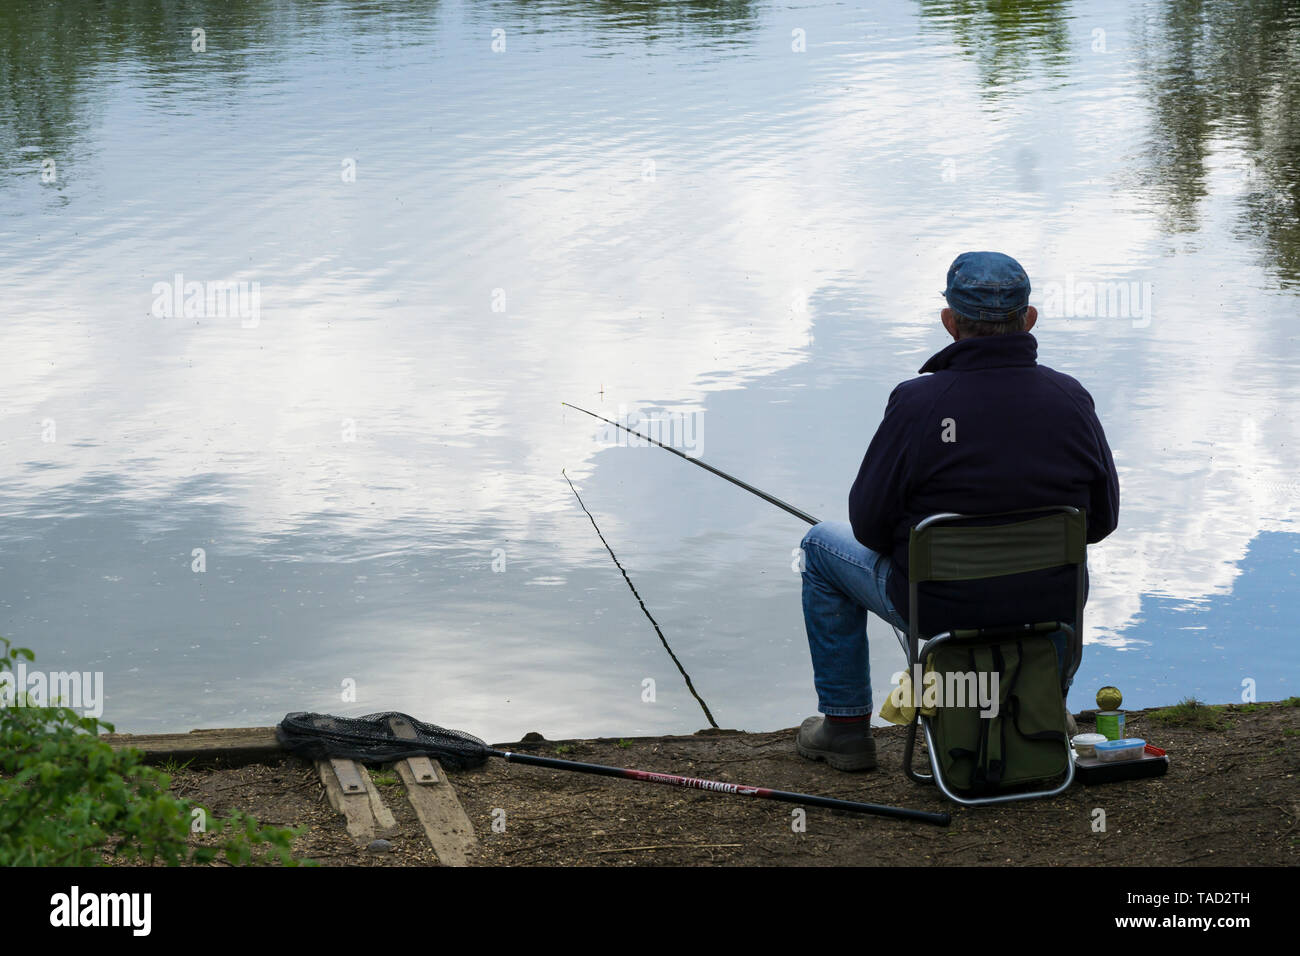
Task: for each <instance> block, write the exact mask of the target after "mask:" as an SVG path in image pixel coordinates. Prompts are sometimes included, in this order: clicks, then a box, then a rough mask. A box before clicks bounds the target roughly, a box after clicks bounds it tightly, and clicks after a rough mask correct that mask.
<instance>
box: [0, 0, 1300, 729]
mask: <svg viewBox="0 0 1300 956" xmlns="http://www.w3.org/2000/svg"><path fill="white" fill-rule="evenodd" d="M196 30H199V31H202V32H201V33H196V32H195V31H196ZM1298 94H1300V13H1298V12H1297V8H1296V7H1295V6H1294V5H1290V4H1286V3H1279V2H1263V0H1242V2H1237V3H1233V4H1213V5H1211V4H1202V3H1199V2H1190V0H1186V2H1184V0H1167V2H1161V3H1129V2H1125V0H1113V2H1110V0H1097V2H1090V0H1079V2H1074V3H1070V2H1037V3H1034V2H1025V3H1019V4H1014V5H1012V4H1001V3H992V2H970V0H967V2H948V3H944V2H937V0H921V2H882V3H879V4H863V5H859V4H851V3H841V2H829V0H811V2H803V3H778V2H768V3H749V2H742V0H731V2H691V3H678V4H654V3H633V2H610V0H606V2H598V0H549V2H547V0H542V2H536V0H535V2H527V3H524V2H506V0H498V2H482V3H471V2H433V0H428V2H421V0H371V2H340V0H324V2H319V3H313V4H302V3H295V2H289V0H247V2H243V3H239V4H228V3H226V2H218V0H212V2H200V0H190V2H186V3H177V4H173V3H163V2H161V0H158V2H152V3H150V2H140V3H132V4H121V3H118V4H112V5H107V6H104V7H103V11H102V13H100V14H98V15H95V16H89V15H87V14H86V12H85V8H84V7H83V6H82V5H80V4H75V3H65V4H57V3H56V4H39V5H38V4H5V5H4V7H3V9H2V10H0V147H2V148H0V288H3V290H4V298H5V301H4V305H3V330H2V331H0V482H2V487H0V492H2V498H0V501H2V510H0V634H2V635H4V636H7V637H9V638H11V639H13V640H14V641H15V642H16V643H18V644H20V645H24V646H30V647H33V648H34V649H35V650H36V652H37V658H36V664H35V665H34V666H35V667H38V668H45V669H52V670H62V669H67V670H71V669H76V670H80V671H91V672H95V671H99V672H103V675H104V686H105V690H106V694H107V706H106V710H105V717H106V718H107V719H110V720H113V721H115V722H116V723H117V725H118V728H119V729H124V730H129V731H136V732H158V731H165V730H187V729H190V728H192V727H218V726H240V725H265V724H271V723H274V722H276V721H278V720H279V719H280V717H282V716H283V715H284V713H285V712H287V711H291V710H322V711H330V712H334V713H342V714H359V713H369V712H373V711H378V710H386V709H396V710H404V711H407V712H410V713H412V714H414V715H416V716H418V717H420V718H422V719H425V720H430V721H434V722H438V723H442V724H445V725H448V726H452V727H457V728H461V729H464V730H468V731H470V732H471V733H475V734H477V735H479V736H483V737H486V738H488V739H492V740H504V739H517V738H518V736H519V735H521V734H523V733H524V732H526V731H531V730H537V731H541V732H543V733H544V734H546V735H547V736H548V737H552V738H555V737H562V736H578V735H597V734H613V735H626V736H631V735H634V734H653V733H681V732H691V731H694V730H696V729H697V728H699V727H702V726H705V720H704V715H703V714H702V712H701V710H700V708H699V706H698V705H697V703H696V702H695V701H694V700H693V699H692V698H691V696H690V695H689V693H688V692H687V691H686V689H685V686H684V683H683V681H682V678H681V677H680V676H679V674H678V673H677V670H676V668H675V666H674V665H673V663H672V660H671V659H670V658H669V656H668V654H667V653H666V651H665V650H664V647H663V646H662V645H661V643H660V641H659V638H658V636H657V635H656V634H655V632H654V629H653V628H652V627H651V625H650V623H649V622H648V621H647V620H646V619H645V617H644V616H643V615H642V613H641V610H640V608H639V607H638V605H637V603H636V600H635V598H634V597H633V596H632V594H631V593H630V592H629V590H628V589H627V587H626V585H625V584H624V582H623V579H622V577H621V576H620V575H619V573H618V570H617V568H616V567H615V566H614V564H613V562H612V561H611V560H610V557H609V555H608V553H607V552H606V551H605V549H604V547H603V546H602V544H601V542H600V540H599V538H598V537H597V536H596V533H595V531H594V530H593V528H592V526H591V523H590V522H589V521H588V519H587V517H586V515H585V514H583V512H582V509H581V508H580V507H579V506H578V502H577V501H576V500H575V498H574V495H573V493H572V492H571V491H570V489H569V486H568V484H567V483H566V482H565V478H564V474H562V472H565V473H567V475H568V477H569V478H571V479H572V480H573V482H574V485H575V486H576V488H577V489H578V491H579V492H580V493H581V494H582V497H583V500H584V502H585V503H586V505H587V507H588V508H589V509H591V512H592V514H593V515H594V517H595V519H596V521H597V522H598V524H599V526H600V529H601V531H602V532H603V534H604V536H605V538H606V540H607V541H608V542H609V543H610V546H611V547H612V548H613V549H614V550H615V552H616V553H617V554H618V556H619V559H620V561H621V562H622V564H623V566H624V567H625V568H626V570H627V572H628V574H629V576H630V577H631V580H632V581H633V582H634V584H635V585H636V587H637V589H638V591H639V592H640V594H641V596H642V598H643V599H644V600H645V603H646V606H647V607H648V608H649V609H650V611H651V612H652V613H653V614H654V615H655V617H656V618H657V620H658V621H659V623H660V625H661V627H662V630H663V633H664V635H665V637H666V639H667V640H668V642H669V643H670V644H671V645H672V648H673V651H674V652H675V653H676V655H677V656H678V658H679V659H680V660H681V662H682V664H683V666H684V667H685V668H686V670H687V671H689V673H690V674H691V676H692V678H693V680H694V683H695V686H696V688H697V689H698V690H699V692H700V694H701V696H702V697H703V698H704V699H705V700H706V701H707V702H708V705H709V707H710V708H711V710H712V712H713V714H714V715H715V716H716V718H717V720H718V723H719V724H721V725H722V726H724V727H741V728H746V729H751V730H766V729H772V728H776V727H787V726H791V725H794V724H796V723H798V721H799V720H800V719H801V718H802V717H804V716H806V715H808V714H810V713H813V712H814V710H815V696H814V694H813V691H812V675H811V666H810V664H809V660H808V653H807V647H806V642H805V638H804V633H803V625H802V617H801V611H800V599H799V577H798V574H797V573H796V572H795V571H794V570H793V567H792V565H793V556H792V550H793V549H794V548H796V546H797V545H798V543H799V540H800V537H801V536H802V534H803V532H804V530H805V527H806V526H805V525H803V524H802V523H801V522H800V521H798V520H797V519H795V518H792V517H790V516H789V515H787V514H785V513H783V512H781V511H779V510H777V509H776V508H773V507H772V506H770V505H768V504H766V503H764V502H762V501H760V500H758V499H757V498H754V497H752V496H750V495H747V494H745V493H744V492H742V491H740V490H738V489H736V488H734V487H732V486H730V485H728V484H726V483H724V482H722V481H719V480H718V479H716V478H714V477H711V476H709V475H707V474H705V473H704V472H702V471H701V470H699V469H697V468H694V467H692V466H690V465H688V464H686V463H684V462H682V461H680V460H679V459H677V458H674V457H673V456H672V455H669V454H667V453H665V452H663V451H661V450H659V449H655V448H650V447H630V446H628V445H626V444H623V445H619V444H616V443H614V442H611V441H609V440H608V436H607V435H604V434H602V433H601V429H600V427H599V423H597V422H595V421H593V420H592V419H590V418H587V417H585V416H583V415H580V414H578V413H576V412H574V411H571V410H569V409H565V408H563V407H562V406H561V404H560V403H561V402H566V401H567V402H572V403H575V404H578V405H582V406H584V407H587V408H590V409H592V410H593V411H597V412H598V413H600V414H602V415H606V416H608V417H616V416H621V415H640V416H642V417H643V418H644V417H654V418H657V419H659V420H661V421H668V422H672V423H675V424H677V425H682V426H685V428H686V433H687V434H688V435H689V437H690V440H691V443H692V445H693V452H694V453H695V454H698V455H699V457H701V458H702V459H703V460H705V461H708V462H710V463H712V464H714V465H716V466H717V467H720V468H723V469H725V470H728V471H731V472H733V473H735V474H736V475H738V476H740V477H742V478H744V479H745V480H747V481H749V482H751V483H753V484H755V485H757V486H758V487H760V488H763V489H765V490H767V491H769V492H771V493H772V494H775V495H777V496H779V497H781V498H784V499H786V500H788V501H790V502H791V503H793V504H795V505H796V506H798V507H800V508H803V509H805V510H807V511H809V512H812V513H813V514H815V515H818V516H820V517H824V518H841V519H843V518H845V517H846V513H847V493H848V488H849V485H850V483H851V482H852V480H853V477H854V475H855V473H856V469H857V466H858V463H859V461H860V459H861V456H862V453H863V451H864V450H865V448H866V444H867V442H868V441H869V439H870V437H871V435H872V433H873V432H874V430H875V427H876V424H877V423H878V421H879V419H880V415H881V412H882V410H883V408H884V402H885V399H886V397H887V395H888V394H889V391H890V390H891V389H892V388H893V386H894V385H895V384H896V383H897V382H899V381H901V380H902V379H905V378H908V377H911V376H912V375H914V374H915V372H916V370H917V369H918V368H919V366H920V365H921V364H922V362H923V361H924V360H925V358H927V357H928V356H929V355H930V354H932V353H933V352H936V351H938V350H939V349H940V348H942V347H943V345H944V344H945V341H946V339H945V335H944V333H943V331H942V329H941V327H940V325H939V322H938V311H939V309H940V308H941V307H942V305H943V301H942V299H941V297H940V295H939V290H940V289H941V288H942V287H943V278H944V273H945V270H946V268H947V266H948V263H949V262H950V261H951V260H952V258H953V257H954V256H955V255H956V254H957V253H959V252H962V251H965V250H967V249H986V248H988V249H998V250H1002V251H1005V252H1008V253H1010V254H1012V255H1014V256H1016V257H1017V258H1018V259H1019V260H1020V261H1021V262H1022V263H1024V264H1025V266H1026V268H1027V270H1028V272H1029V274H1030V277H1031V279H1032V281H1033V283H1034V293H1033V298H1032V300H1031V301H1033V302H1034V303H1035V304H1036V305H1037V306H1038V307H1039V308H1040V310H1042V311H1043V312H1044V313H1045V314H1044V316H1043V317H1042V318H1041V319H1040V322H1039V325H1038V328H1037V330H1036V333H1037V335H1038V339H1039V346H1040V360H1041V361H1043V362H1044V363H1045V364H1048V365H1051V366H1053V367H1055V368H1057V369H1060V370H1062V371H1065V372H1068V373H1070V374H1072V375H1075V376H1076V377H1078V378H1079V379H1080V380H1082V381H1083V382H1084V384H1085V385H1086V386H1087V387H1088V388H1089V389H1090V391H1091V392H1092V394H1093V396H1094V397H1095V399H1096V404H1097V409H1098V414H1099V416H1100V418H1101V420H1102V422H1103V424H1104V426H1105V428H1106V430H1107V434H1108V437H1109V439H1110V442H1111V445H1112V447H1113V449H1114V452H1115V457H1116V461H1117V464H1118V466H1119V469H1120V474H1121V482H1122V505H1121V523H1120V528H1119V530H1118V531H1117V532H1116V533H1115V534H1114V535H1112V536H1111V537H1110V538H1109V539H1108V540H1107V541H1106V542H1104V544H1102V545H1100V546H1098V547H1094V548H1093V549H1091V554H1090V562H1091V566H1092V572H1093V592H1092V598H1091V600H1090V603H1089V606H1088V616H1087V635H1086V639H1087V641H1088V646H1087V649H1086V653H1085V657H1084V663H1083V666H1082V668H1081V670H1080V673H1079V676H1078V680H1077V681H1076V685H1075V687H1076V689H1075V690H1074V691H1073V692H1072V695H1071V699H1070V703H1071V705H1072V706H1073V707H1074V708H1076V709H1079V708H1084V707H1090V706H1093V702H1092V696H1093V693H1094V692H1095V690H1096V689H1097V687H1099V686H1100V685H1102V684H1116V685H1118V686H1119V687H1120V688H1121V689H1122V690H1123V691H1124V692H1125V705H1126V706H1133V707H1141V706H1147V705H1154V704H1163V703H1172V702H1174V701H1176V700H1178V699H1180V698H1182V697H1185V696H1189V695H1195V696H1197V697H1199V698H1201V699H1202V700H1206V701H1211V702H1226V701H1235V700H1240V699H1241V698H1242V694H1243V691H1249V690H1251V688H1252V687H1253V692H1254V694H1255V696H1257V697H1258V698H1259V699H1261V700H1265V699H1275V698H1279V697H1285V696H1288V695H1292V694H1296V693H1300V688H1298V687H1297V684H1298V681H1297V678H1298V677H1300V650H1297V647H1298V646H1300V644H1298V642H1297V641H1296V640H1295V638H1294V629H1295V623H1296V617H1297V612H1298V611H1300V582H1298V581H1297V577H1296V568H1297V553H1298V552H1300V526H1298V525H1297V518H1298V517H1300V420H1298V419H1297V411H1296V406H1297V402H1296V399H1297V388H1296V384H1297V379H1298V378H1300V373H1298V372H1297V365H1298V364H1300V342H1298V339H1297V335H1298V334H1300V333H1298V332H1297V329H1298V328H1300V325H1298V323H1297V317H1298V316H1300V308H1298V305H1300V298H1298V296H1297V290H1298V289H1300V225H1298V223H1300V186H1297V183H1298V182H1300V95H1298ZM227 283H231V284H233V285H226V284H227ZM240 283H242V284H243V285H239V284H240ZM196 290H197V291H196ZM1089 291H1092V292H1093V293H1095V295H1094V299H1093V302H1092V304H1091V305H1089V304H1088V292H1089ZM1121 293H1122V296H1121ZM223 306H226V308H223ZM877 625H879V627H877ZM871 636H872V657H873V684H874V685H875V688H876V696H877V703H879V702H881V701H883V694H884V693H885V691H886V689H887V687H888V684H889V679H890V675H891V674H892V673H893V672H894V671H895V670H897V668H898V667H899V666H900V665H901V660H902V658H901V655H900V653H899V651H898V649H897V646H896V644H895V642H894V639H893V637H892V634H891V633H890V632H889V630H888V629H887V628H886V627H884V625H883V624H881V623H880V622H875V623H874V624H873V625H872V628H871ZM647 681H653V682H654V683H653V689H654V694H653V698H654V699H653V700H647V699H646V698H647V697H649V696H650V694H649V693H648V691H647V690H646V688H647V686H648V685H647V684H646V682H647Z"/></svg>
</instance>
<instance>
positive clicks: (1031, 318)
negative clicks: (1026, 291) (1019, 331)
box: [1025, 305, 1038, 332]
mask: <svg viewBox="0 0 1300 956" xmlns="http://www.w3.org/2000/svg"><path fill="white" fill-rule="evenodd" d="M1037 321H1038V310H1037V309H1035V308H1034V307H1033V306H1032V305H1031V306H1030V307H1029V311H1028V312H1026V313H1025V331H1026V332H1028V331H1029V330H1030V329H1032V328H1033V327H1034V323H1035V322H1037Z"/></svg>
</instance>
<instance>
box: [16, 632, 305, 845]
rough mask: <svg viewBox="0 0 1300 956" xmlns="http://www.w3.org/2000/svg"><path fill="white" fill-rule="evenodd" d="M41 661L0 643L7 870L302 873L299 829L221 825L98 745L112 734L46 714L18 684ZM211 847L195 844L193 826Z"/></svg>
mask: <svg viewBox="0 0 1300 956" xmlns="http://www.w3.org/2000/svg"><path fill="white" fill-rule="evenodd" d="M34 660H35V655H34V654H33V653H32V652H31V651H30V650H28V649H27V648H23V647H14V646H13V645H12V644H11V643H10V642H9V641H8V640H6V639H5V638H3V637H0V674H5V675H6V676H7V677H8V680H7V681H6V683H8V684H9V685H10V686H7V687H4V686H0V704H3V706H0V866H2V867H7V866H96V865H100V864H103V863H105V862H130V861H135V860H138V861H140V862H143V863H157V862H162V863H166V864H169V865H179V864H185V863H191V864H205V863H210V862H212V861H214V860H216V859H218V858H220V857H224V859H225V860H226V861H227V862H229V863H232V864H236V865H244V864H250V863H259V864H260V863H280V864H283V865H288V866H291V865H296V864H297V863H299V862H303V861H298V860H295V859H294V858H293V855H292V853H291V847H292V842H293V839H294V837H295V836H297V835H298V833H299V832H301V831H298V830H293V829H287V828H279V827H267V826H262V825H261V824H260V823H258V821H257V820H256V819H254V818H253V817H251V816H249V815H247V814H245V813H241V812H239V811H236V812H234V813H232V814H231V815H230V816H228V817H224V818H222V817H217V816H215V815H213V814H212V813H210V812H208V810H207V809H206V808H204V807H201V806H199V805H198V804H195V803H192V802H190V801H188V800H184V799H181V798H179V797H175V796H173V795H172V794H170V793H169V792H168V787H169V786H170V785H171V777H170V776H168V774H166V773H164V772H163V771H161V770H157V769H155V768H153V767H150V766H148V765H147V764H145V763H144V760H143V756H144V755H143V754H141V753H140V751H138V750H133V749H121V750H118V749H115V748H113V747H111V746H110V745H109V744H108V743H107V742H106V741H103V740H100V739H99V736H98V735H99V734H100V732H101V731H110V732H111V731H112V730H113V725H112V724H109V723H106V722H104V721H101V720H99V719H98V718H95V717H84V716H82V715H80V714H78V713H77V712H76V711H75V710H72V709H71V708H68V707H62V706H42V705H43V704H44V703H46V702H44V701H40V702H37V701H33V699H32V698H31V697H30V696H28V695H27V694H26V693H25V691H24V689H23V688H21V687H17V686H14V685H15V684H16V681H15V680H14V678H13V677H12V675H13V673H14V668H15V664H16V662H18V661H27V662H31V661H34ZM199 822H201V824H202V828H201V832H203V833H205V834H207V836H208V838H209V839H206V840H203V841H202V843H201V845H200V844H199V841H198V840H194V839H192V832H191V830H192V827H193V828H198V825H199Z"/></svg>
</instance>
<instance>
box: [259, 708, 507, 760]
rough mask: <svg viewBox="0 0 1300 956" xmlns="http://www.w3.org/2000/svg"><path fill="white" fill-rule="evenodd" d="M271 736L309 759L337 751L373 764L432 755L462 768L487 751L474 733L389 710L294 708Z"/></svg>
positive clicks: (483, 755)
mask: <svg viewBox="0 0 1300 956" xmlns="http://www.w3.org/2000/svg"><path fill="white" fill-rule="evenodd" d="M408 728H409V730H408ZM399 730H400V731H402V732H403V734H404V735H405V736H399V734H398V731H399ZM412 735H413V736H412ZM275 736H276V738H277V739H278V740H279V741H280V746H281V747H283V748H284V749H285V750H288V751H289V752H290V753H294V754H297V755H298V756H300V757H305V758H307V759H309V760H327V759H329V758H330V757H341V758H344V759H348V760H359V761H361V762H362V763H371V764H375V763H389V762H391V761H394V760H402V759H404V758H406V757H433V758H435V759H437V760H438V761H439V762H440V763H441V764H442V765H443V766H444V767H447V768H449V769H453V770H464V769H467V768H470V767H477V766H479V765H480V764H482V763H483V761H485V760H486V759H487V758H488V756H489V753H490V748H489V747H488V745H487V744H485V743H484V742H483V741H481V740H479V739H478V738H477V737H473V736H471V735H469V734H467V733H464V732H462V731H459V730H448V729H447V728H446V727H439V726H438V725H437V724H426V723H425V722H424V721H422V720H416V719H415V718H414V717H412V716H410V715H409V714H402V713H398V712H397V711H391V710H390V711H386V712H384V713H381V714H366V715H365V716H364V717H335V716H333V715H331V714H311V713H306V712H305V711H295V712H294V713H291V714H285V717H284V720H282V721H280V724H279V725H278V726H277V727H276V728H275Z"/></svg>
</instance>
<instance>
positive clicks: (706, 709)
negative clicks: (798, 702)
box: [560, 470, 718, 728]
mask: <svg viewBox="0 0 1300 956" xmlns="http://www.w3.org/2000/svg"><path fill="white" fill-rule="evenodd" d="M560 474H562V475H564V480H565V481H568V482H569V490H570V491H572V492H573V497H575V498H577V499H578V505H579V506H580V507H581V508H582V510H583V511H586V512H587V517H588V518H589V519H590V520H591V526H592V527H593V528H595V529H596V536H597V537H599V538H600V543H601V544H603V545H604V546H605V550H606V551H608V552H609V556H610V557H611V558H613V559H614V566H615V567H617V568H618V570H619V571H620V572H621V573H622V575H623V580H624V581H626V582H627V586H628V587H629V588H631V589H632V595H633V596H634V597H635V598H636V603H637V604H640V605H641V610H642V611H644V612H645V616H646V617H647V618H649V619H650V623H651V624H653V625H654V628H655V633H656V634H658V635H659V642H660V643H661V644H663V646H664V650H666V651H667V652H668V656H669V657H671V658H672V659H673V663H674V664H676V665H677V669H678V670H679V671H681V675H682V679H683V680H685V681H686V689H687V690H689V691H690V692H691V696H692V697H694V698H695V699H696V700H697V701H699V703H700V708H701V709H702V710H703V711H704V716H705V717H707V718H708V719H709V726H710V727H714V728H716V727H717V726H718V722H717V721H716V720H714V719H713V714H711V713H710V712H709V705H708V704H706V703H705V702H704V698H703V697H701V696H700V695H699V694H698V693H696V691H695V685H694V684H693V683H691V675H690V674H688V673H686V668H685V667H683V666H682V662H681V661H679V660H678V659H677V655H676V654H674V653H673V649H672V648H671V647H669V646H668V638H666V637H664V632H663V630H662V629H660V627H659V622H658V621H656V620H655V619H654V615H653V614H651V613H650V609H649V608H647V607H646V606H645V601H643V600H641V595H640V594H639V593H638V592H637V589H636V585H635V584H633V583H632V579H631V578H629V577H628V576H627V572H626V571H624V570H623V565H622V564H620V563H619V560H618V555H616V554H615V553H614V549H613V548H611V547H610V546H609V542H608V541H606V540H605V536H604V535H603V534H601V533H600V526H599V525H598V524H596V519H595V518H593V517H592V515H591V512H590V511H587V506H586V505H585V504H583V503H582V495H580V494H578V489H577V488H574V487H573V482H572V481H569V476H568V474H566V473H565V472H564V471H563V470H561V471H560Z"/></svg>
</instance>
